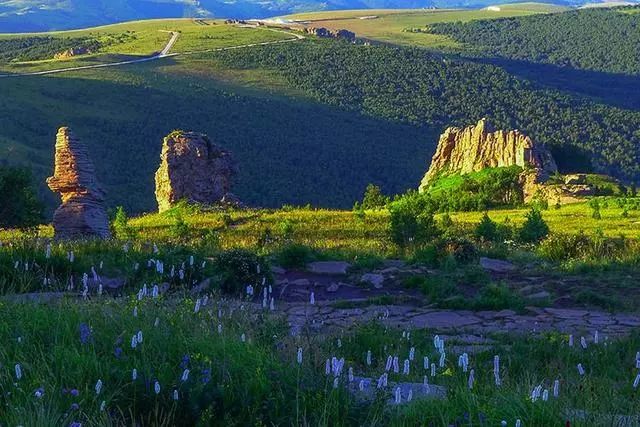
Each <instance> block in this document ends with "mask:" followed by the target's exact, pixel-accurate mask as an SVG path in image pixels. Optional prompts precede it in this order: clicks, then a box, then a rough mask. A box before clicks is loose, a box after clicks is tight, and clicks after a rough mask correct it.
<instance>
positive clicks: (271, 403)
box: [0, 200, 640, 427]
mask: <svg viewBox="0 0 640 427" xmlns="http://www.w3.org/2000/svg"><path fill="white" fill-rule="evenodd" d="M609 202H610V203H614V202H615V201H614V200H610V201H609ZM627 202H628V203H632V202H633V201H631V202H629V201H627ZM602 203H603V204H604V203H605V201H604V200H603V201H602ZM607 209H610V211H608V210H607ZM614 210H615V209H614V208H603V209H602V211H601V212H602V215H603V221H604V218H605V217H606V215H613V214H614ZM632 210H633V209H632ZM509 212H511V213H512V215H513V216H514V217H516V216H519V215H516V214H520V213H522V214H524V212H526V210H524V209H523V210H518V211H515V210H514V211H509ZM568 212H572V215H574V216H576V217H579V218H582V220H583V222H584V227H583V228H584V229H585V232H588V233H592V232H596V230H597V229H598V226H597V224H596V223H593V222H592V221H589V220H588V217H589V215H590V214H591V213H590V208H589V207H588V205H587V204H576V205H569V206H563V207H562V208H561V209H559V210H547V211H544V217H545V219H546V220H547V221H548V222H549V224H550V225H551V227H552V233H557V232H573V231H575V230H571V229H568V228H563V227H562V226H561V225H562V224H563V222H565V221H563V220H562V219H561V218H562V216H561V215H560V214H561V213H562V214H563V215H564V214H567V213H568ZM500 214H501V212H498V211H492V212H491V213H490V215H491V216H492V217H496V218H497V215H500ZM452 218H453V221H454V224H455V223H456V222H457V221H460V220H461V218H465V221H468V222H471V221H472V217H471V216H470V215H467V214H455V215H454V214H452ZM439 221H442V218H440V219H439ZM629 221H630V222H632V223H635V222H636V221H635V220H634V219H633V217H630V218H629ZM113 226H114V230H115V231H116V237H115V238H114V239H112V240H110V241H107V242H99V241H85V242H82V241H80V242H51V241H50V240H49V239H48V238H49V237H51V230H50V228H48V227H45V228H43V229H41V230H40V232H39V234H38V237H35V234H33V233H34V231H31V232H3V233H2V234H0V240H1V241H2V242H3V244H2V246H0V294H1V295H2V296H1V297H0V340H2V342H3V346H2V348H0V358H1V360H3V363H2V365H1V366H0V391H1V392H2V394H1V395H0V396H1V397H0V399H1V400H0V402H1V403H2V405H3V411H2V412H1V413H0V425H3V426H5V425H6V426H13V425H28V426H43V427H44V426H59V425H64V426H74V427H78V426H79V425H80V424H82V425H89V426H105V425H107V426H109V425H114V426H115V425H129V424H138V425H149V426H151V425H153V426H171V425H176V424H182V425H194V426H195V425H198V426H199V425H247V424H257V425H272V424H275V425H292V426H294V425H295V426H298V425H319V426H329V425H332V426H333V425H340V426H360V425H367V426H371V425H374V426H375V425H379V426H387V425H390V426H409V425H434V426H440V425H451V424H453V425H460V426H467V425H468V426H476V425H487V426H488V425H501V423H503V422H506V423H507V425H521V426H522V425H525V426H527V425H535V426H553V425H557V424H558V423H565V422H567V421H568V422H570V423H571V425H572V426H591V425H615V424H616V423H619V422H630V423H632V424H630V425H634V424H633V423H634V422H635V418H634V414H636V413H637V412H638V410H639V409H640V408H639V407H638V401H637V393H638V391H637V390H638V386H639V385H640V374H638V368H637V367H638V366H639V365H638V363H639V362H638V355H637V351H638V348H640V338H639V337H638V336H637V335H635V334H632V335H631V336H625V337H608V336H606V335H605V334H600V335H598V332H597V331H595V330H589V329H583V330H581V329H579V328H578V329H576V331H575V335H573V336H571V337H570V336H569V335H567V334H560V333H556V332H551V333H546V334H541V335H532V336H522V335H513V334H509V333H504V332H495V333H491V334H489V335H487V336H484V337H482V342H483V343H484V344H483V345H481V346H478V348H477V349H474V350H470V349H468V345H466V344H464V343H465V342H466V341H464V337H465V336H467V335H464V334H463V335H458V334H457V333H455V332H453V333H451V334H449V335H446V336H445V335H438V332H437V331H434V330H431V329H429V328H425V329H405V328H400V327H392V326H389V325H387V324H385V320H384V318H382V319H380V320H377V321H373V322H369V321H366V322H365V321H362V322H358V321H357V309H355V311H354V313H355V314H354V320H356V322H355V325H354V326H353V327H350V328H348V329H340V330H331V331H326V332H324V333H318V332H317V329H315V328H316V327H314V326H313V325H307V326H308V327H306V326H305V327H303V328H302V329H301V330H300V331H299V332H297V333H292V330H291V329H290V327H289V325H288V323H287V318H286V317H284V316H283V315H282V313H281V312H280V311H279V310H278V308H279V305H280V301H279V299H278V296H277V294H276V293H274V294H273V298H274V300H275V303H274V305H273V307H269V306H268V305H267V306H264V305H263V306H262V307H261V306H260V305H259V303H256V302H255V301H254V300H253V299H252V298H250V297H249V296H242V295H243V294H244V287H245V286H246V285H247V284H248V283H253V284H254V285H255V286H256V291H257V293H258V295H262V293H263V292H265V293H266V294H267V295H269V296H271V294H270V291H269V289H270V288H269V286H270V284H271V283H273V282H272V280H273V279H272V278H271V276H270V273H269V268H268V265H269V264H271V265H274V264H276V263H280V262H281V261H282V260H284V259H286V258H283V254H284V253H287V254H288V255H287V256H288V257H289V260H291V259H292V258H291V257H292V256H296V255H295V252H292V249H291V248H294V247H296V248H298V249H296V250H300V249H299V248H300V247H310V248H314V249H316V250H317V256H318V257H319V258H317V259H347V260H349V261H351V262H353V263H354V265H356V266H357V268H361V269H365V270H364V271H366V269H367V268H368V269H370V268H371V267H372V266H375V265H378V263H379V262H380V260H381V259H382V258H383V257H403V258H404V259H406V260H407V262H410V263H411V265H414V266H420V265H421V264H422V263H424V262H425V260H424V258H420V257H416V254H408V253H405V252H403V251H400V250H399V248H398V247H396V246H395V245H394V244H393V243H391V241H390V240H389V238H388V228H389V213H388V212H387V211H386V210H378V211H375V210H372V211H365V212H349V211H330V210H313V209H309V208H292V207H285V208H283V209H281V210H278V211H273V210H268V211H267V210H265V211H256V210H247V211H226V212H224V211H221V212H206V211H201V210H199V209H197V208H196V207H187V206H178V207H177V208H175V209H173V210H170V211H168V212H167V213H166V214H162V215H161V214H152V215H146V216H142V217H139V218H132V219H129V220H124V221H123V220H122V219H120V220H119V222H118V221H115V222H114V224H113ZM450 227H453V226H450ZM463 233H464V235H466V236H470V234H469V231H468V230H467V231H464V232H463ZM485 243H486V242H485ZM478 245H481V243H478ZM479 247H481V246H479ZM238 248H245V249H248V250H250V252H249V254H254V255H248V254H247V253H243V252H237V249H238ZM287 248H289V249H287ZM489 250H493V251H494V253H495V251H496V250H497V249H496V248H494V249H489ZM525 250H527V249H526V246H522V247H513V248H512V249H511V252H513V253H520V254H521V255H520V256H522V253H523V251H525ZM528 250H529V251H531V248H529V249H528ZM261 257H264V258H261ZM506 258H508V259H512V260H515V259H514V258H513V257H510V256H509V255H507V256H506ZM261 259H262V260H264V262H268V264H264V263H263V261H261ZM238 260H241V261H240V262H239V263H238V262H236V261H238ZM526 262H527V263H531V262H532V257H531V255H530V256H529V257H528V259H527V261H526ZM176 266H177V267H176ZM258 266H261V268H257V267H258ZM174 267H176V268H177V270H176V272H175V274H174ZM430 268H433V269H435V270H434V271H431V272H430V273H429V276H431V277H432V276H433V275H434V274H435V275H437V274H438V273H437V271H440V270H442V271H449V272H450V273H451V272H452V271H458V272H464V271H467V272H471V271H472V270H470V269H469V267H467V266H466V265H465V264H462V263H460V264H457V265H456V266H455V267H453V270H451V268H452V267H451V266H449V267H446V266H439V267H438V266H431V267H430ZM447 269H449V270H447ZM224 272H226V273H227V274H228V273H233V274H232V275H231V276H229V275H224V274H223V273H224ZM609 275H610V276H612V273H611V272H609ZM114 277H120V278H123V279H125V280H126V283H125V286H124V288H121V289H119V290H118V293H117V294H116V295H112V294H110V293H109V292H112V291H109V288H108V283H109V280H111V279H108V278H114ZM96 278H97V279H96ZM207 279H208V280H207ZM470 279H471V276H467V280H470ZM423 280H424V279H423ZM102 281H104V283H105V288H104V289H103V287H102V285H100V286H98V283H102ZM204 282H207V283H210V287H209V288H201V289H200V293H198V292H196V291H194V289H195V287H194V285H195V284H202V283H204ZM223 283H224V284H226V285H223ZM425 283H426V284H427V285H428V286H430V287H433V286H436V283H438V282H425ZM227 286H231V287H227ZM475 286H478V284H476V285H475ZM83 288H84V290H83ZM586 288H588V283H585V284H584V286H583V289H586ZM600 289H601V290H604V288H600ZM63 290H64V291H65V292H64V293H61V291H63ZM632 290H633V289H632V288H626V289H621V290H620V291H621V292H624V293H625V294H624V295H625V298H626V299H628V300H634V299H633V298H635V297H634V296H632V294H631V292H630V291H632ZM32 292H36V294H32ZM39 293H41V294H39ZM22 294H28V295H22ZM634 301H635V300H634ZM343 305H344V304H343ZM385 305H386V306H387V307H388V308H393V307H391V306H392V305H393V304H392V303H391V302H387V303H385ZM469 307H470V306H468V305H467V306H465V308H466V309H469ZM344 308H347V309H348V308H349V307H348V306H346V305H344ZM504 308H510V307H509V306H506V307H504ZM618 308H619V307H616V310H617V309H618ZM52 324H55V325H56V326H55V328H52V327H51V325H52ZM582 338H584V343H582ZM460 340H462V341H460ZM574 340H575V343H574ZM441 342H442V343H441ZM496 357H497V358H498V359H497V361H496ZM394 358H395V360H396V361H395V362H393V360H394ZM409 389H411V393H409V391H408V390H409ZM442 393H446V398H445V399H441V398H438V397H436V396H439V395H441V394H442ZM425 394H426V396H427V397H425ZM518 420H519V421H518ZM516 423H519V424H516ZM502 425H504V424H502Z"/></svg>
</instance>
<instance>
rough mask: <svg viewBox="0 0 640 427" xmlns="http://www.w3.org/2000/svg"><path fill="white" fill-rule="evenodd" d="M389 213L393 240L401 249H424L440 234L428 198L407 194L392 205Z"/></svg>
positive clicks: (412, 193)
mask: <svg viewBox="0 0 640 427" xmlns="http://www.w3.org/2000/svg"><path fill="white" fill-rule="evenodd" d="M389 212H390V214H391V219H390V233H391V239H392V240H393V241H394V242H395V243H396V244H397V245H398V246H400V247H401V248H408V247H422V246H423V245H424V244H426V243H428V242H429V241H431V240H433V239H434V238H436V237H438V236H439V234H440V232H439V230H438V227H437V226H436V221H435V219H434V217H433V215H434V209H433V205H432V204H431V203H430V202H429V199H428V197H425V196H423V195H421V194H418V193H416V192H410V193H407V194H406V195H404V196H402V197H400V198H398V199H397V200H395V201H394V202H393V203H391V205H390V206H389Z"/></svg>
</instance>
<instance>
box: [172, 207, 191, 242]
mask: <svg viewBox="0 0 640 427" xmlns="http://www.w3.org/2000/svg"><path fill="white" fill-rule="evenodd" d="M169 234H171V236H172V237H173V238H175V239H178V240H181V241H186V240H187V239H189V237H190V236H191V227H189V224H187V223H186V222H185V220H184V219H183V218H182V214H180V213H179V212H178V213H176V214H175V222H174V223H173V224H172V225H171V227H170V228H169Z"/></svg>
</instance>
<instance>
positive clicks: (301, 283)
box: [291, 279, 311, 286]
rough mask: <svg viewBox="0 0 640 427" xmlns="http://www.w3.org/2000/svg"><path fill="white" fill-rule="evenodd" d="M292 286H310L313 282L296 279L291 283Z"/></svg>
mask: <svg viewBox="0 0 640 427" xmlns="http://www.w3.org/2000/svg"><path fill="white" fill-rule="evenodd" d="M291 284H292V285H295V286H309V285H310V284H311V282H310V281H309V279H296V280H293V281H291Z"/></svg>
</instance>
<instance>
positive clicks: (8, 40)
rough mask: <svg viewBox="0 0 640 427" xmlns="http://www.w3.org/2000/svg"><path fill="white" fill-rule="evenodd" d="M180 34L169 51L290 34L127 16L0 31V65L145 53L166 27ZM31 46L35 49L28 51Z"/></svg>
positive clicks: (88, 61) (13, 69)
mask: <svg viewBox="0 0 640 427" xmlns="http://www.w3.org/2000/svg"><path fill="white" fill-rule="evenodd" d="M172 31H174V32H179V33H180V36H179V38H178V40H177V42H176V43H175V45H174V46H173V47H172V49H171V53H187V52H193V51H203V50H211V49H217V48H223V47H228V46H240V45H245V44H251V43H261V42H270V41H276V40H286V39H291V38H293V37H292V36H291V35H288V34H285V33H283V32H279V31H277V30H270V29H261V28H252V27H242V28H240V27H237V26H233V25H225V24H224V22H223V21H219V20H202V19H199V20H192V19H181V20H176V19H165V20H151V21H136V22H127V23H124V24H115V25H107V26H103V27H96V28H91V29H87V30H75V31H59V32H52V33H46V34H44V35H43V34H19V35H16V34H0V52H2V55H1V56H0V70H1V71H4V72H6V73H25V72H33V71H41V70H47V69H54V68H70V67H77V66H82V65H92V64H96V63H105V62H114V61H120V60H127V59H135V58H138V57H145V56H150V55H153V54H155V53H158V52H160V51H161V50H162V49H163V48H164V46H165V45H166V44H167V42H168V41H169V39H170V37H171V34H170V32H172ZM85 44H90V45H91V46H92V49H91V52H90V54H87V55H81V56H78V57H72V58H68V59H64V60H54V59H53V58H54V55H55V54H56V53H60V52H63V51H64V50H66V49H68V48H70V47H81V46H83V45H85ZM32 51H35V52H33V53H31V52H32Z"/></svg>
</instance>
